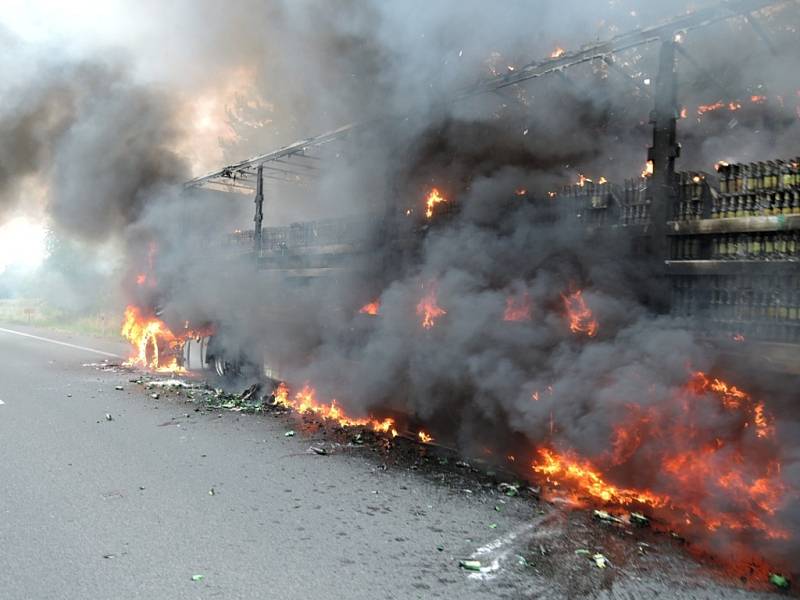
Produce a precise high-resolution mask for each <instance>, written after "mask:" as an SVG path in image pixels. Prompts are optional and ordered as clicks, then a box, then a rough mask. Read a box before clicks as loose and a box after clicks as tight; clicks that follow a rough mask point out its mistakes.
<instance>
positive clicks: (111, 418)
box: [106, 413, 114, 421]
mask: <svg viewBox="0 0 800 600" xmlns="http://www.w3.org/2000/svg"><path fill="white" fill-rule="evenodd" d="M113 420H114V417H112V416H111V415H110V414H109V413H106V421H113Z"/></svg>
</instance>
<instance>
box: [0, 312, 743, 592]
mask: <svg viewBox="0 0 800 600" xmlns="http://www.w3.org/2000/svg"><path fill="white" fill-rule="evenodd" d="M20 334H23V335H20ZM126 352H127V347H126V346H125V345H124V344H122V343H116V342H113V341H99V340H93V339H87V338H81V337H78V336H67V335H64V334H57V333H53V332H46V331H36V330H32V329H30V328H20V327H17V326H2V325H0V401H2V403H1V404H0V481H1V482H2V486H3V487H2V492H0V597H2V598H3V599H4V600H49V599H73V598H74V599H80V600H88V599H135V598H142V599H147V600H157V599H162V598H163V599H170V600H176V599H183V598H186V599H195V598H219V599H224V600H234V599H240V598H241V599H250V598H252V599H267V598H281V599H289V598H302V599H307V600H313V599H332V598H347V599H348V600H358V599H361V598H364V599H380V598H403V599H406V598H424V599H427V598H448V599H449V598H509V599H512V598H513V599H516V598H526V597H530V598H542V597H549V598H561V597H586V596H595V595H597V596H599V597H606V598H612V597H613V598H616V597H618V598H634V597H637V598H641V597H654V596H656V595H661V596H662V597H676V595H677V591H678V590H680V589H685V591H686V593H685V594H684V595H682V596H681V597H697V598H715V597H732V596H735V597H745V596H748V597H750V596H751V594H750V593H749V592H744V591H742V590H729V589H723V588H719V587H717V586H716V584H709V583H707V582H706V583H700V584H696V583H692V582H691V581H689V583H687V584H686V586H685V588H681V587H680V586H679V585H677V584H676V582H675V579H674V577H673V576H672V575H671V573H670V572H669V571H668V570H667V569H666V568H665V569H664V570H663V572H662V573H661V574H659V569H655V570H654V569H653V568H652V564H650V565H648V564H647V563H646V562H641V561H647V560H663V559H661V558H658V559H656V558H654V559H649V558H647V557H645V558H644V559H641V561H640V562H641V564H640V563H637V565H639V566H637V567H636V569H639V568H640V567H641V570H640V571H636V572H635V574H636V577H632V578H631V577H623V576H622V575H621V573H623V571H624V572H628V573H630V572H631V570H632V567H626V569H624V570H622V569H620V570H619V572H617V573H616V574H615V569H609V570H608V571H607V572H605V573H601V572H600V571H599V570H598V569H596V568H595V567H594V566H593V565H592V564H591V562H590V561H587V560H586V559H585V557H581V556H576V555H575V554H574V551H573V547H572V546H571V545H570V544H573V545H575V547H578V546H577V545H579V544H587V543H595V544H601V543H603V541H602V539H601V540H600V541H598V540H597V539H596V536H594V534H591V531H593V529H592V528H593V527H595V526H594V525H593V524H591V519H587V518H583V517H581V516H580V515H577V516H576V517H575V518H576V519H578V521H575V523H572V524H570V518H571V517H570V518H565V517H564V516H563V515H564V512H563V510H561V509H559V508H557V507H551V506H549V505H547V504H545V503H537V502H536V501H535V500H534V499H531V498H530V497H515V498H509V497H506V496H504V495H503V494H501V493H499V492H498V491H497V489H496V485H495V483H492V482H488V483H487V480H486V478H485V477H483V476H482V475H479V474H476V473H474V472H473V471H472V470H470V469H465V468H464V467H463V465H461V466H454V465H453V461H449V463H448V465H447V466H442V467H441V471H437V468H438V467H437V466H434V467H429V466H426V465H428V464H429V463H431V462H433V463H437V464H441V463H445V462H448V461H445V460H443V459H442V458H441V457H440V458H438V459H436V460H435V461H434V460H431V459H430V457H426V456H425V449H422V450H421V451H420V454H419V457H418V458H419V460H417V459H415V458H414V457H413V456H412V458H411V459H408V460H405V462H404V461H403V460H399V461H397V462H393V461H387V460H385V458H386V457H385V455H382V454H381V453H380V452H378V450H377V449H376V448H374V447H372V446H370V445H365V446H355V447H342V448H341V449H340V450H339V451H336V452H333V453H332V454H330V455H327V456H320V455H317V454H314V453H313V452H309V447H310V446H311V445H313V444H316V443H320V441H321V442H323V443H328V442H327V441H326V440H324V439H322V440H320V439H317V438H316V437H314V435H317V436H322V435H327V434H323V433H319V434H314V435H311V434H309V433H308V432H307V431H303V430H302V428H301V427H300V424H299V423H298V418H297V417H296V416H293V415H281V416H275V415H245V414H241V413H234V412H227V411H222V412H220V411H207V410H202V409H199V408H200V407H199V406H198V405H196V404H190V403H187V402H185V401H183V400H181V399H179V398H174V397H170V398H167V397H165V396H166V394H161V397H160V398H159V399H154V398H152V397H151V393H152V390H145V389H144V388H143V387H142V386H139V385H136V384H134V383H131V382H130V381H129V380H130V379H131V378H132V375H131V373H127V372H123V371H116V372H114V371H107V370H100V369H98V368H95V367H91V366H84V365H85V364H87V363H97V362H99V361H102V360H104V359H111V360H117V359H115V355H118V356H121V355H124V354H126ZM118 386H121V387H122V390H117V389H116V388H117V387H118ZM196 409H198V410H196ZM106 415H109V416H110V420H109V419H108V418H107V417H106ZM293 428H295V429H297V430H298V431H297V435H295V436H293V437H287V436H286V435H285V433H286V431H287V430H289V429H293ZM390 452H391V451H390ZM411 452H412V454H413V452H416V450H414V448H412V449H411ZM423 459H424V460H423ZM418 467H419V468H418ZM482 477H483V479H481V478H482ZM587 532H589V534H587ZM615 537H619V536H615ZM616 543H617V542H613V543H612V545H613V544H616ZM624 543H625V544H628V542H627V541H624ZM628 545H629V546H630V544H628ZM607 547H608V549H606V550H605V551H606V552H607V553H611V552H613V551H614V548H613V547H611V546H609V545H608V544H607ZM631 547H633V548H635V546H631ZM595 549H596V548H595ZM609 556H613V557H614V558H616V555H613V554H609ZM466 558H477V559H478V560H480V561H481V563H482V564H483V565H484V568H486V569H487V571H486V572H484V573H468V572H466V571H464V570H462V569H459V567H458V561H459V559H466ZM632 560H637V561H638V560H640V558H639V557H637V558H635V559H632ZM671 560H672V559H671ZM682 561H683V559H680V560H679V559H674V560H672V562H675V563H676V564H680V565H683V564H684V563H683V562H682ZM642 565H644V566H642ZM692 568H693V567H692ZM681 569H684V571H685V568H684V567H681ZM684 571H682V572H684ZM703 577H704V576H703ZM631 581H634V583H631ZM642 582H644V583H642ZM729 593H730V595H729Z"/></svg>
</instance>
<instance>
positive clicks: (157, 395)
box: [150, 393, 161, 400]
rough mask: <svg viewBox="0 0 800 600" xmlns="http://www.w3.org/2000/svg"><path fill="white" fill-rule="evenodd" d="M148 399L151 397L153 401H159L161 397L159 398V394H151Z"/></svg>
mask: <svg viewBox="0 0 800 600" xmlns="http://www.w3.org/2000/svg"><path fill="white" fill-rule="evenodd" d="M150 397H151V398H152V399H153V400H158V399H159V398H160V397H161V396H160V395H159V394H157V393H153V394H150Z"/></svg>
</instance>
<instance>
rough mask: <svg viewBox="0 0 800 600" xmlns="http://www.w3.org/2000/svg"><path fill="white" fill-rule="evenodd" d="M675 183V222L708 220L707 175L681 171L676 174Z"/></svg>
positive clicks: (709, 193)
mask: <svg viewBox="0 0 800 600" xmlns="http://www.w3.org/2000/svg"><path fill="white" fill-rule="evenodd" d="M676 183H677V198H676V201H675V206H674V218H675V220H676V221H697V220H700V219H706V218H708V217H709V216H710V206H711V191H710V188H709V185H708V175H707V174H706V173H703V172H700V171H683V172H680V173H676Z"/></svg>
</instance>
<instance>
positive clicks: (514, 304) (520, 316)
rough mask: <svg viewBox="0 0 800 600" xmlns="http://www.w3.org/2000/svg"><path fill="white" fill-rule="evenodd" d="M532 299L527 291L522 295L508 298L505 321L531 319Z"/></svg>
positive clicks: (504, 314)
mask: <svg viewBox="0 0 800 600" xmlns="http://www.w3.org/2000/svg"><path fill="white" fill-rule="evenodd" d="M530 320H531V299H530V296H529V295H528V293H527V292H525V293H524V294H523V295H522V296H521V297H514V296H512V297H510V298H506V310H505V312H504V313H503V321H530Z"/></svg>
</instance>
